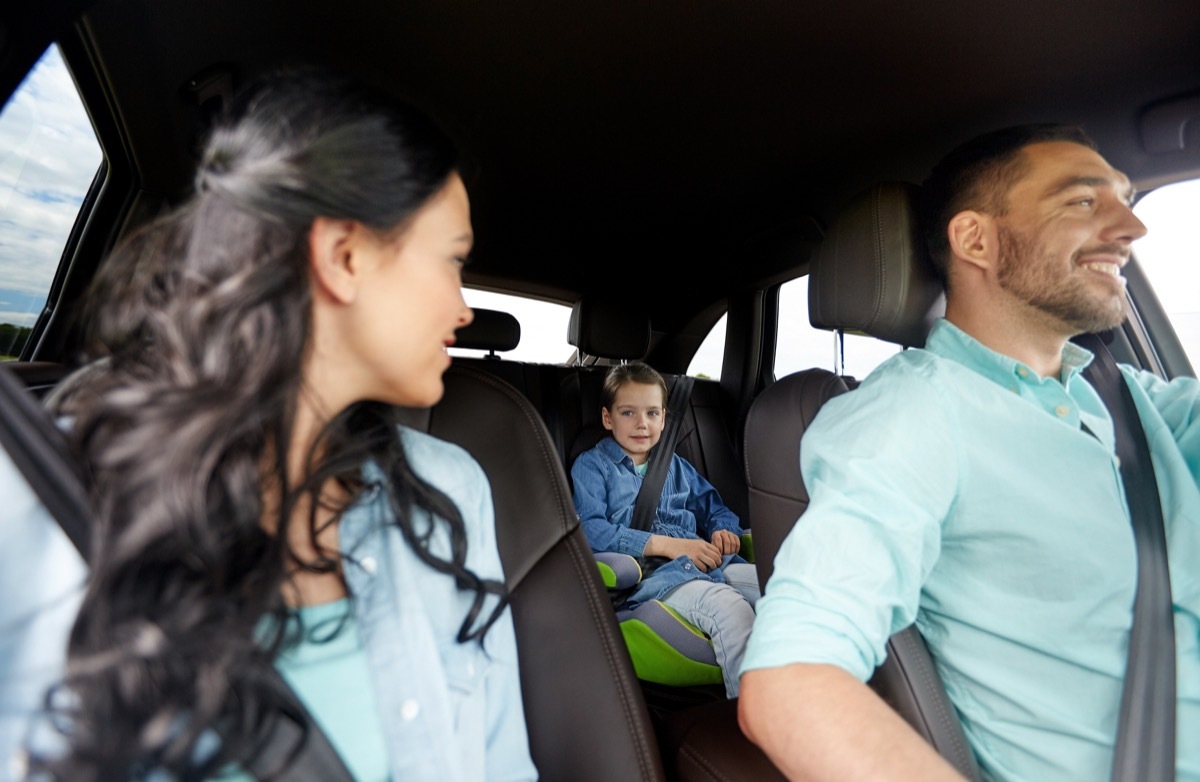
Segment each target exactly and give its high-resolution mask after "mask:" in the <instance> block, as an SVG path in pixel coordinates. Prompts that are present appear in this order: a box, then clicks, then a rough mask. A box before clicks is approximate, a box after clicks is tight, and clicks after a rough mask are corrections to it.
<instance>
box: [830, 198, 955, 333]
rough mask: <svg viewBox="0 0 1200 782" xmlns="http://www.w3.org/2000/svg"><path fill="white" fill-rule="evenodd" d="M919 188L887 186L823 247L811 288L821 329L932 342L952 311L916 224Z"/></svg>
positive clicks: (856, 206)
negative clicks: (931, 333)
mask: <svg viewBox="0 0 1200 782" xmlns="http://www.w3.org/2000/svg"><path fill="white" fill-rule="evenodd" d="M916 196H917V187H916V186H915V185H912V184H909V183H906V182H885V183H882V184H878V185H875V186H874V187H871V188H870V189H868V190H866V191H864V192H863V193H860V194H859V195H858V196H856V197H855V198H854V199H853V200H852V201H851V202H850V204H849V205H847V207H846V208H845V209H844V210H843V211H842V213H841V214H840V215H839V216H838V218H837V220H836V221H835V222H834V224H833V227H832V228H831V229H830V231H829V234H828V235H827V236H826V237H825V239H824V240H823V241H822V243H821V247H820V249H819V250H818V252H817V257H816V259H815V260H814V261H813V266H812V271H811V273H810V275H809V283H808V317H809V321H810V322H811V323H812V325H813V326H815V327H816V328H820V329H830V330H835V329H841V330H845V331H856V332H863V333H866V334H870V335H871V336H873V337H876V338H877V339H882V340H885V341H887V342H894V343H896V344H899V345H903V346H905V347H914V346H916V347H919V346H921V345H924V344H925V337H926V336H928V334H929V330H930V329H931V328H932V327H933V321H934V320H935V319H936V318H937V317H939V316H940V315H942V314H943V313H944V312H945V311H946V297H945V293H944V290H943V286H942V282H941V279H940V278H939V277H938V276H937V272H936V271H935V270H934V268H933V265H932V263H931V262H930V261H929V260H928V258H927V256H926V253H925V245H924V241H923V240H922V239H921V233H920V229H919V227H918V225H917V211H916Z"/></svg>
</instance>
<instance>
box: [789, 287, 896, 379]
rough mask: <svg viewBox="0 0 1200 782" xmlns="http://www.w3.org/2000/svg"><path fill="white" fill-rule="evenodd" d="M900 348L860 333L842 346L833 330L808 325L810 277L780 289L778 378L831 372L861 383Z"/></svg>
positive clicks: (849, 335)
mask: <svg viewBox="0 0 1200 782" xmlns="http://www.w3.org/2000/svg"><path fill="white" fill-rule="evenodd" d="M899 351H900V347H899V346H898V345H893V344H891V343H889V342H883V341H881V340H878V339H875V338H874V337H867V336H863V335H861V334H846V335H845V337H844V339H843V341H842V342H840V343H839V341H838V335H837V334H836V333H835V332H832V331H825V330H823V329H816V328H813V327H812V324H810V323H809V322H808V277H797V278H796V279H794V280H790V281H788V282H785V283H784V284H783V285H782V286H780V288H779V329H778V331H777V332H776V335H775V376H776V377H783V376H784V375H788V374H791V373H792V372H797V371H799V370H802V369H812V368H814V367H816V368H819V369H828V370H829V371H831V372H836V373H838V374H839V375H849V376H851V377H854V378H857V379H859V380H862V379H863V378H864V377H866V376H867V375H868V374H870V372H871V370H872V369H874V368H875V367H877V366H878V365H879V364H882V363H883V362H884V361H885V360H886V359H887V358H889V357H890V356H892V355H894V354H896V353H898V352H899Z"/></svg>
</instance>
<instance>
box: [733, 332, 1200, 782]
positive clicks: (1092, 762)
mask: <svg viewBox="0 0 1200 782" xmlns="http://www.w3.org/2000/svg"><path fill="white" fill-rule="evenodd" d="M1063 359H1064V368H1063V373H1062V376H1061V377H1060V378H1050V379H1042V378H1039V377H1038V376H1037V374H1036V373H1034V372H1033V371H1032V370H1031V369H1030V368H1029V367H1027V366H1025V365H1023V364H1020V363H1018V362H1016V361H1014V360H1013V359H1011V358H1008V357H1005V356H1002V355H1000V354H997V353H994V352H993V351H991V350H989V349H987V348H985V347H984V346H983V345H981V344H979V343H978V342H976V341H975V340H974V339H972V338H971V337H970V336H968V335H966V334H965V333H963V332H962V331H960V330H959V329H957V328H956V327H954V326H952V325H951V324H949V323H948V322H947V321H944V320H942V321H939V322H938V323H937V324H936V326H935V328H934V330H933V332H932V334H931V335H930V337H929V340H928V344H927V349H925V350H909V351H906V352H904V353H901V354H899V355H898V356H895V357H893V358H892V359H890V360H889V361H887V362H885V363H884V364H883V365H881V366H880V367H879V369H877V370H876V371H875V372H874V373H873V374H872V375H871V376H870V377H868V378H867V380H866V381H864V382H863V384H862V385H861V386H860V387H859V388H858V389H856V390H854V391H851V392H850V393H847V394H843V395H842V396H840V397H837V398H835V399H833V400H830V401H829V402H828V403H826V404H825V406H824V408H823V409H822V411H821V413H820V414H819V415H818V416H817V418H816V420H815V421H814V423H813V425H812V426H811V428H810V429H809V430H808V432H807V433H806V434H805V436H804V438H803V440H802V442H801V454H800V462H801V470H802V473H803V476H804V482H805V486H806V487H807V489H808V491H809V494H810V497H811V504H810V505H809V508H808V510H807V512H806V513H805V514H804V516H803V517H801V518H800V520H799V521H798V522H797V524H796V526H795V528H794V529H793V531H792V533H791V534H790V535H789V536H788V537H787V539H786V540H785V541H784V543H783V545H782V547H781V549H780V551H779V554H778V556H777V558H776V560H775V570H774V575H773V576H772V578H771V580H770V582H769V583H768V584H767V588H766V594H765V596H764V597H763V598H762V600H760V601H759V603H758V617H757V620H756V622H755V628H754V632H753V634H752V635H751V638H750V645H749V650H748V652H747V655H746V658H745V661H744V663H743V666H742V670H743V672H744V671H747V670H751V669H757V668H770V667H776V666H782V665H788V664H791V663H798V662H809V663H829V664H834V665H838V666H840V667H842V668H844V669H846V670H847V671H849V672H850V673H852V674H853V675H854V676H856V677H858V678H859V679H860V680H866V679H867V678H869V676H870V675H871V673H872V672H873V671H874V669H875V667H876V666H878V665H879V664H880V663H881V662H882V661H883V659H884V649H885V646H884V645H885V643H886V640H887V638H888V637H889V636H890V635H891V634H892V633H894V632H897V631H899V630H901V629H903V628H904V627H906V626H908V625H909V624H911V623H912V622H913V621H914V619H915V621H916V623H917V626H918V628H919V629H920V630H921V632H922V634H923V635H924V636H925V639H926V640H927V641H928V643H929V645H930V647H931V649H932V650H933V652H934V654H935V657H936V659H937V663H938V668H939V671H940V672H941V674H942V677H943V679H944V680H945V682H946V687H947V691H948V692H949V694H950V697H951V699H952V700H953V701H954V703H955V705H956V707H957V708H958V710H959V712H960V713H961V715H962V716H963V718H964V721H965V723H966V731H967V734H968V738H969V739H970V741H971V743H972V746H973V747H974V749H975V751H976V755H977V757H978V758H979V761H980V764H981V766H982V770H983V772H984V776H985V778H987V779H1003V780H1028V781H1029V782H1045V781H1046V780H1055V781H1056V782H1057V781H1058V780H1087V782H1093V781H1094V780H1103V779H1107V778H1108V776H1109V766H1110V764H1111V755H1112V751H1111V747H1112V742H1113V737H1114V735H1115V731H1116V724H1117V714H1118V708H1119V702H1120V694H1121V686H1122V680H1123V675H1124V669H1125V656H1126V650H1127V646H1128V632H1129V626H1130V622H1131V617H1132V613H1131V606H1132V600H1133V595H1134V591H1135V590H1134V586H1135V582H1136V566H1135V559H1134V557H1135V552H1134V543H1133V535H1132V531H1131V529H1130V522H1129V517H1128V510H1127V508H1126V505H1125V501H1124V493H1123V489H1122V485H1121V481H1120V472H1119V465H1118V463H1117V460H1116V457H1115V455H1114V445H1113V433H1112V421H1111V418H1110V417H1109V415H1108V413H1107V411H1106V410H1105V408H1104V406H1103V404H1102V403H1101V401H1100V399H1099V397H1098V396H1097V394H1096V392H1095V390H1094V389H1093V388H1092V387H1091V386H1090V385H1088V384H1087V382H1086V381H1085V380H1084V379H1083V378H1082V377H1081V376H1080V375H1079V371H1080V369H1081V368H1082V367H1083V366H1085V365H1086V364H1087V363H1088V362H1089V361H1090V359H1091V355H1090V354H1089V353H1087V351H1084V350H1081V349H1078V348H1076V347H1075V346H1074V345H1070V344H1069V345H1068V346H1067V350H1066V351H1065V352H1064V355H1063ZM1125 369H1126V370H1127V371H1126V372H1125V374H1126V377H1127V379H1128V380H1129V381H1130V382H1129V385H1130V386H1131V389H1132V391H1133V394H1134V397H1135V400H1136V402H1137V406H1138V410H1139V414H1140V416H1141V418H1142V421H1143V426H1144V428H1145V430H1146V432H1147V437H1148V439H1149V440H1150V444H1151V451H1152V454H1153V459H1154V467H1155V471H1156V475H1157V478H1158V482H1159V491H1160V494H1161V496H1162V502H1163V507H1164V515H1165V516H1166V519H1167V522H1166V523H1167V537H1168V546H1169V550H1170V566H1171V581H1172V590H1173V597H1174V601H1175V619H1176V643H1177V652H1178V693H1179V702H1178V713H1179V720H1178V736H1179V741H1178V749H1179V761H1178V772H1179V773H1178V778H1179V780H1180V782H1184V781H1185V780H1187V781H1189V782H1195V781H1196V780H1200V572H1198V569H1200V491H1198V489H1197V483H1196V480H1197V474H1198V473H1200V422H1198V419H1200V384H1198V383H1197V381H1196V380H1195V379H1193V378H1180V379H1178V380H1176V381H1174V382H1173V383H1170V384H1167V383H1164V382H1163V381H1162V380H1160V379H1158V378H1156V377H1154V376H1153V375H1150V374H1149V373H1140V372H1136V371H1133V370H1128V368H1125ZM1081 423H1086V424H1087V427H1088V428H1089V429H1090V430H1092V431H1093V432H1095V434H1096V436H1095V437H1093V436H1092V435H1089V434H1087V433H1085V432H1084V431H1083V430H1082V429H1081V426H1080V424H1081ZM918 606H919V613H918Z"/></svg>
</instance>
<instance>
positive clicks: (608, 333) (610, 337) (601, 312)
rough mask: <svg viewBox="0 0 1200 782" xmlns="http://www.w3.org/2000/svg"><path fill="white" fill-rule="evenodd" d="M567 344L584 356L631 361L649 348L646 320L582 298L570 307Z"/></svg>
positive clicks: (605, 304) (641, 356)
mask: <svg viewBox="0 0 1200 782" xmlns="http://www.w3.org/2000/svg"><path fill="white" fill-rule="evenodd" d="M567 341H568V342H570V343H571V344H572V345H573V346H574V347H576V348H578V349H579V352H580V353H582V354H586V355H588V356H596V357H598V358H611V359H624V360H626V361H634V360H637V359H640V358H643V357H645V355H646V351H648V350H649V349H650V318H649V317H647V316H646V315H645V314H644V313H643V314H635V313H632V312H630V311H629V310H628V309H626V308H624V307H621V306H620V305H618V304H616V303H615V302H611V301H602V300H600V299H596V298H592V297H587V296H585V297H583V298H582V299H580V300H579V301H577V302H575V306H574V307H572V308H571V321H570V323H569V324H568V325H567Z"/></svg>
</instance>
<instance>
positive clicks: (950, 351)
mask: <svg viewBox="0 0 1200 782" xmlns="http://www.w3.org/2000/svg"><path fill="white" fill-rule="evenodd" d="M925 349H926V350H929V351H930V352H932V353H936V354H938V355H939V356H943V357H945V358H949V359H953V360H955V361H957V362H958V363H960V364H962V365H963V366H965V367H967V368H969V369H973V370H975V371H976V372H978V373H979V374H981V375H983V376H984V377H986V378H988V379H990V380H992V381H994V382H996V383H999V384H1000V385H1002V386H1006V387H1007V386H1011V385H1012V384H1013V381H1014V379H1015V380H1016V382H1018V383H1028V382H1034V383H1036V382H1039V381H1040V380H1041V378H1040V377H1039V376H1038V374H1037V372H1035V371H1034V370H1033V368H1032V367H1030V366H1029V365H1027V364H1025V363H1023V362H1020V361H1017V360H1016V359H1015V358H1012V357H1011V356H1006V355H1004V354H1003V353H997V352H996V351H994V350H992V349H991V348H989V347H987V346H986V345H984V344H983V343H982V342H980V341H979V340H977V339H975V338H974V337H972V336H971V335H970V334H968V333H967V332H965V331H963V330H962V329H960V328H959V327H958V326H955V325H954V324H953V323H951V322H950V321H948V320H946V319H945V318H938V319H937V321H935V322H934V324H933V330H932V331H930V332H929V338H928V339H927V340H926V341H925ZM1093 358H1094V356H1092V354H1091V352H1090V351H1088V350H1085V349H1084V348H1081V347H1079V346H1078V345H1076V344H1075V343H1074V342H1068V343H1067V344H1066V345H1065V346H1064V347H1063V352H1062V374H1061V375H1060V376H1059V378H1058V380H1059V382H1060V383H1061V384H1062V385H1063V386H1067V385H1069V384H1070V382H1071V380H1072V379H1073V378H1074V377H1075V376H1076V375H1078V374H1079V373H1080V372H1082V371H1083V370H1084V369H1086V368H1087V365H1088V364H1090V363H1092V359H1093Z"/></svg>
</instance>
